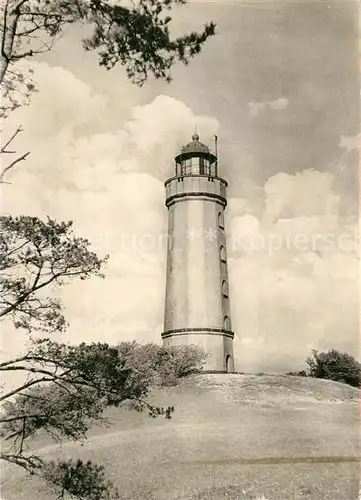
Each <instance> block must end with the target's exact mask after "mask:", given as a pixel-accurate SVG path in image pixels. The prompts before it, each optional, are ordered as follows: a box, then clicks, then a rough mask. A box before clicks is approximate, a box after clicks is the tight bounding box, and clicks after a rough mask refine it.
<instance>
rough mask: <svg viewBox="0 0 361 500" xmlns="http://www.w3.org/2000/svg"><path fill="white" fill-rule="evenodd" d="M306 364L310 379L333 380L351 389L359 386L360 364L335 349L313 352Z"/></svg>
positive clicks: (360, 379)
mask: <svg viewBox="0 0 361 500" xmlns="http://www.w3.org/2000/svg"><path fill="white" fill-rule="evenodd" d="M306 363H307V364H308V367H309V376H310V377H316V378H324V379H330V380H335V381H336V382H343V383H345V384H348V385H351V386H353V387H360V386H361V364H360V363H359V362H358V361H356V359H355V358H353V357H352V356H350V355H349V354H347V353H343V352H340V351H337V350H336V349H330V350H328V351H327V352H320V353H319V352H318V351H316V350H313V351H312V356H310V357H308V358H307V360H306Z"/></svg>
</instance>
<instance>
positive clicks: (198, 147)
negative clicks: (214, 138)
mask: <svg viewBox="0 0 361 500" xmlns="http://www.w3.org/2000/svg"><path fill="white" fill-rule="evenodd" d="M182 153H209V147H208V146H206V145H205V144H203V143H202V142H200V141H199V135H198V134H193V136H192V141H191V142H189V143H188V144H186V145H185V146H183V148H182Z"/></svg>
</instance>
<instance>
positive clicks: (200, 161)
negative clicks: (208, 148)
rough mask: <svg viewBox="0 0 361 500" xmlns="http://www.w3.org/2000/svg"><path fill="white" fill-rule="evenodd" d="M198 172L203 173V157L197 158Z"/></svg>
mask: <svg viewBox="0 0 361 500" xmlns="http://www.w3.org/2000/svg"><path fill="white" fill-rule="evenodd" d="M199 173H200V174H201V175H203V174H204V158H199Z"/></svg>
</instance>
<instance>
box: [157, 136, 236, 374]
mask: <svg viewBox="0 0 361 500" xmlns="http://www.w3.org/2000/svg"><path fill="white" fill-rule="evenodd" d="M226 187H227V182H226V181H225V180H224V179H222V178H221V177H218V165H217V156H216V154H213V153H212V152H211V151H210V149H209V148H208V147H207V146H205V145H204V144H202V143H201V142H200V141H199V136H198V135H197V134H194V135H193V137H192V141H191V142H190V143H189V144H187V145H186V146H183V147H182V149H181V152H180V153H179V154H178V155H177V156H176V157H175V175H174V177H171V178H170V179H168V180H167V181H166V182H165V188H166V202H165V204H166V206H167V208H168V255H167V277H166V295H165V315H164V332H163V333H162V339H163V344H164V345H165V346H169V345H171V346H176V345H190V344H196V345H199V346H201V347H203V349H204V350H205V351H206V352H208V360H207V363H206V365H205V367H204V368H205V370H207V371H213V372H233V371H234V359H233V338H234V333H233V331H232V324H231V313H230V303H229V285H228V270H227V252H226V236H225V224H224V210H225V208H226V205H227V199H226Z"/></svg>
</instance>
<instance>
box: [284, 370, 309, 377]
mask: <svg viewBox="0 0 361 500" xmlns="http://www.w3.org/2000/svg"><path fill="white" fill-rule="evenodd" d="M286 375H291V376H292V377H307V372H306V370H300V371H298V372H287V373H286Z"/></svg>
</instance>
